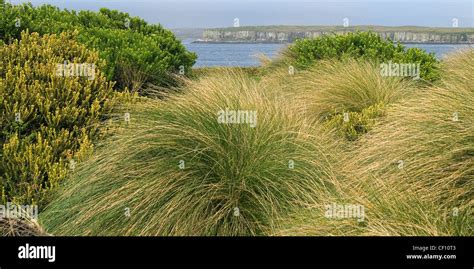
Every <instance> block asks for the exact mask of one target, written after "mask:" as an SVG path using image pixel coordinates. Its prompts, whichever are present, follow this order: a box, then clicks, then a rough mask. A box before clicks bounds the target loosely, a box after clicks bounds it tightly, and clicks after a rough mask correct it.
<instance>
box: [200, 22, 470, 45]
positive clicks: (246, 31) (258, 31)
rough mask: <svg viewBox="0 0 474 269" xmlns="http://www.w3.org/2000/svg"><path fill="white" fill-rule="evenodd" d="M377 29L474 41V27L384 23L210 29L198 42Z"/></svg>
mask: <svg viewBox="0 0 474 269" xmlns="http://www.w3.org/2000/svg"><path fill="white" fill-rule="evenodd" d="M356 31H374V32H377V33H379V34H380V35H381V36H382V37H383V38H390V39H391V40H393V41H399V42H401V43H434V44H474V28H428V27H414V26H405V27H382V26H357V27H342V26H341V27H337V26H246V27H232V28H216V29H207V30H205V31H204V32H203V35H202V39H199V40H198V42H249V43H250V42H252V43H253V42H257V43H259V42H261V43H291V42H294V41H295V40H296V39H300V38H314V37H318V36H321V35H327V34H332V33H336V34H342V33H347V32H356Z"/></svg>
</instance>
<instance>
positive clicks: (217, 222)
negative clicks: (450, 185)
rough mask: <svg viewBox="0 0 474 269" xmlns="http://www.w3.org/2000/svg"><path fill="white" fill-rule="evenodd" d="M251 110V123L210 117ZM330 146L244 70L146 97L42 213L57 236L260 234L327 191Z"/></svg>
mask: <svg viewBox="0 0 474 269" xmlns="http://www.w3.org/2000/svg"><path fill="white" fill-rule="evenodd" d="M226 109H228V110H241V111H256V112H257V122H256V126H254V127H252V126H251V124H247V123H240V124H225V123H219V122H218V113H219V111H220V110H226ZM330 144H331V143H330V142H329V141H328V140H327V139H326V138H325V136H324V135H323V134H322V133H321V132H320V131H319V129H318V128H317V126H314V125H312V124H310V123H308V122H307V121H306V120H305V119H304V117H301V115H298V114H295V113H294V111H293V109H292V106H289V105H288V104H286V103H285V102H282V100H281V99H279V98H278V97H276V96H275V95H274V94H272V91H270V90H269V89H266V88H265V86H263V85H262V84H258V82H256V81H255V80H253V79H250V78H248V77H247V76H245V75H244V74H243V72H242V71H227V72H226V71H223V72H218V73H217V74H216V75H214V76H213V75H210V76H207V77H205V78H202V79H200V80H199V81H196V82H193V83H189V85H188V86H187V88H186V89H185V90H184V91H183V93H180V94H176V95H173V96H170V97H169V98H168V99H167V100H166V101H147V102H144V103H142V104H140V105H137V106H136V108H135V110H134V111H133V112H132V113H131V119H130V123H129V126H128V127H127V128H126V129H125V130H124V131H123V132H122V133H121V134H119V135H118V136H117V137H116V138H115V139H114V140H113V141H112V142H111V143H109V144H107V145H106V146H105V147H103V148H102V149H100V150H98V152H97V154H96V155H95V156H94V157H93V158H92V159H91V160H90V161H88V162H86V163H84V164H83V165H81V166H80V167H78V169H77V172H76V174H75V175H74V176H73V177H72V178H70V180H68V183H67V184H66V186H64V188H63V190H61V192H60V193H59V194H58V197H57V198H56V199H55V201H53V202H52V203H51V204H50V206H49V207H48V208H46V210H45V211H44V212H43V213H42V214H41V215H40V220H41V222H42V223H43V224H44V226H45V228H46V229H47V230H48V231H49V232H51V233H53V234H56V235H118V234H119V235H260V234H267V233H269V231H270V230H272V229H274V225H275V223H274V220H276V219H278V216H280V215H283V214H286V213H288V212H291V211H294V210H296V209H297V208H299V207H300V206H301V204H305V203H307V202H308V201H311V200H313V199H314V195H315V194H317V193H318V192H319V191H323V190H326V189H331V188H332V186H333V180H334V178H333V175H332V167H331V163H332V161H331V158H332V156H331V155H330V152H331V148H332V147H331V146H330Z"/></svg>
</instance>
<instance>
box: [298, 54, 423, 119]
mask: <svg viewBox="0 0 474 269" xmlns="http://www.w3.org/2000/svg"><path fill="white" fill-rule="evenodd" d="M290 86H291V87H292V88H293V91H294V92H295V94H296V95H297V96H296V98H297V99H298V100H299V101H300V102H301V104H302V106H301V107H302V108H303V109H304V110H305V112H306V113H307V114H308V116H309V117H313V118H315V119H321V118H322V117H327V116H328V115H332V114H337V113H342V112H348V111H351V112H361V111H362V110H363V109H365V108H368V107H370V106H373V105H376V104H379V103H383V104H384V105H388V104H393V103H396V102H398V101H400V100H401V99H402V98H403V97H406V96H407V95H409V94H411V93H412V92H413V91H414V83H413V82H412V81H409V80H407V79H403V78H400V77H384V76H382V75H381V74H380V67H379V66H378V65H376V64H373V63H370V62H366V61H358V60H344V61H332V60H331V61H322V62H320V63H318V64H317V65H314V66H313V68H312V69H311V70H309V71H308V72H302V73H301V74H299V75H298V77H297V78H296V79H295V80H294V82H293V83H292V84H291V85H290Z"/></svg>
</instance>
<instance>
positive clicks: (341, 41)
mask: <svg viewBox="0 0 474 269" xmlns="http://www.w3.org/2000/svg"><path fill="white" fill-rule="evenodd" d="M286 55H287V56H289V57H290V59H291V60H292V61H294V63H295V65H296V66H297V67H298V68H307V67H309V66H311V65H313V64H314V63H315V62H317V61H319V60H323V59H344V58H356V59H358V58H362V59H364V60H370V61H375V62H376V63H378V64H379V63H383V62H388V61H393V62H396V63H415V64H416V63H419V64H420V77H421V78H422V79H424V80H427V81H434V80H437V79H438V78H439V66H438V65H439V62H438V60H437V59H436V57H435V56H434V54H427V53H426V52H424V51H423V50H421V49H418V48H409V49H406V48H405V47H404V46H402V45H400V44H399V43H398V44H394V43H393V42H392V41H390V40H384V39H383V38H382V37H381V36H380V35H378V34H376V33H373V32H357V33H347V34H341V35H336V34H333V35H324V36H321V37H317V38H314V39H300V40H297V41H296V43H295V44H293V45H291V46H290V47H289V49H288V51H287V52H286Z"/></svg>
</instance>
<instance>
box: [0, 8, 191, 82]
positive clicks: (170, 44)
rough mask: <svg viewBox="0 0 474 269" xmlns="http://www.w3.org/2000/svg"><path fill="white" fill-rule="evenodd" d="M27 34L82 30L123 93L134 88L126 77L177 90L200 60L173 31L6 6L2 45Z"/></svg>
mask: <svg viewBox="0 0 474 269" xmlns="http://www.w3.org/2000/svg"><path fill="white" fill-rule="evenodd" d="M17 19H19V24H16V22H17ZM127 24H128V25H127ZM25 29H29V31H30V32H38V33H40V34H48V33H55V34H60V33H61V32H63V31H73V30H78V31H79V35H78V40H79V41H80V42H81V43H83V44H85V45H86V46H87V47H88V48H90V49H96V50H98V51H99V53H100V57H101V58H102V59H105V60H107V61H106V66H104V72H105V74H106V76H107V78H108V79H109V80H116V81H118V82H119V85H118V86H120V87H132V86H133V85H134V83H135V81H131V82H130V81H126V80H124V79H122V78H123V77H124V74H123V72H131V73H132V76H131V77H136V78H142V79H143V81H138V83H136V84H138V85H141V84H143V83H146V82H151V83H154V84H156V85H159V86H169V85H170V84H171V85H175V84H176V80H175V79H174V77H175V76H176V75H178V74H180V71H183V72H184V73H185V74H188V73H190V72H191V67H192V65H193V64H194V63H195V60H196V55H195V54H194V53H190V52H188V51H186V49H185V47H184V46H183V45H182V44H181V43H180V41H179V40H177V39H176V38H175V36H174V35H173V33H172V32H171V31H168V30H165V29H164V28H163V27H161V26H160V25H149V24H147V23H146V22H145V21H144V20H142V19H140V18H137V17H130V16H129V15H128V14H127V13H123V12H119V11H116V10H109V9H106V8H102V9H100V11H99V12H92V11H80V12H76V11H69V10H60V9H59V8H56V7H53V6H50V5H42V6H39V7H33V6H32V5H31V4H30V3H28V4H22V5H15V6H11V5H9V4H6V8H5V10H4V11H3V14H2V17H1V19H0V39H2V40H3V41H5V42H7V43H8V42H11V40H14V39H18V38H20V34H21V32H22V31H23V30H25ZM126 75H128V74H126ZM129 77H130V76H129ZM137 90H138V89H137Z"/></svg>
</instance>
